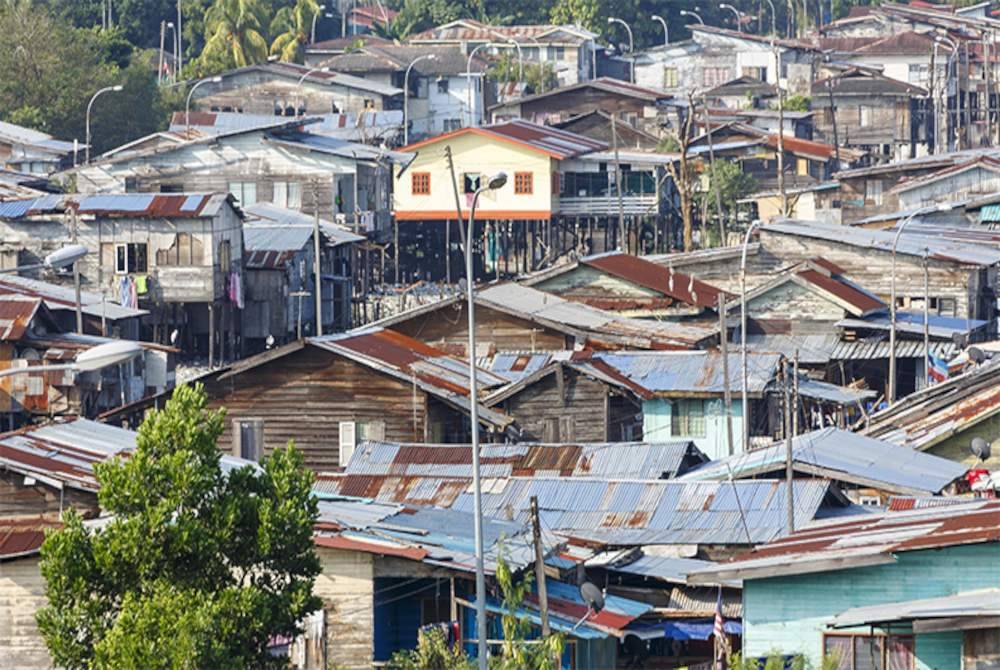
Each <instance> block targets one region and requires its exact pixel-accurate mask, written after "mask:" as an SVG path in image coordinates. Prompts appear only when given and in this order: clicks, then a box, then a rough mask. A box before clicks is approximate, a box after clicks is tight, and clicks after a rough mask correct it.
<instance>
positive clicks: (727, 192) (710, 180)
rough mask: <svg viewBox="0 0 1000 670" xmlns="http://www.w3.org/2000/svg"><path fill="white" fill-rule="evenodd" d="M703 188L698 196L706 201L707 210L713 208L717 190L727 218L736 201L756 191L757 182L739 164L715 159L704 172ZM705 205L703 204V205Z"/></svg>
mask: <svg viewBox="0 0 1000 670" xmlns="http://www.w3.org/2000/svg"><path fill="white" fill-rule="evenodd" d="M704 176H705V182H706V184H705V188H704V189H703V190H702V192H701V194H700V196H701V198H702V199H704V200H707V201H708V202H707V205H708V207H709V209H713V210H714V208H715V189H716V187H718V189H719V197H720V199H721V200H722V209H723V211H724V212H725V213H726V215H727V216H728V215H729V214H731V213H732V211H733V209H734V208H735V207H736V201H737V200H740V199H742V198H745V197H747V196H748V195H750V194H751V193H753V192H754V191H756V190H757V181H756V180H755V179H754V178H753V176H752V175H748V174H746V173H745V172H743V169H742V168H741V167H740V165H739V163H737V162H736V161H731V160H724V159H721V158H717V159H716V160H715V163H713V164H710V165H709V166H708V168H707V169H706V170H705V173H704ZM703 204H705V203H703Z"/></svg>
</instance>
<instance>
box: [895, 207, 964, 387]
mask: <svg viewBox="0 0 1000 670" xmlns="http://www.w3.org/2000/svg"><path fill="white" fill-rule="evenodd" d="M951 208H952V205H951V204H950V203H941V204H939V205H934V206H932V207H921V208H920V209H918V210H917V211H915V212H913V213H912V214H910V215H909V216H908V217H906V218H905V219H903V222H902V223H901V224H899V228H897V229H896V234H895V235H894V236H893V238H892V266H891V270H890V275H889V379H888V380H887V382H888V389H887V391H886V394H885V399H886V402H887V403H889V404H890V405H891V404H892V403H894V402H896V245H897V244H899V237H900V235H902V234H903V230H904V229H905V228H906V226H908V225H909V223H910V222H911V221H913V219H915V218H916V217H918V216H923V215H924V214H930V213H931V212H947V211H948V210H950V209H951ZM924 302H925V306H926V302H927V297H926V296H925V297H924ZM925 355H926V352H925ZM924 365H927V361H926V359H925V360H924Z"/></svg>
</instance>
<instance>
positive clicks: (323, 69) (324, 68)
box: [295, 65, 330, 113]
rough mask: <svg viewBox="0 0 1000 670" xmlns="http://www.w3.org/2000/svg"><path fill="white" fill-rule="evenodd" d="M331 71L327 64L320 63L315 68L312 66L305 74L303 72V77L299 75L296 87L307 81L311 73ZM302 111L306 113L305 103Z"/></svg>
mask: <svg viewBox="0 0 1000 670" xmlns="http://www.w3.org/2000/svg"><path fill="white" fill-rule="evenodd" d="M329 71H330V68H329V67H327V66H325V65H320V66H318V67H314V68H311V69H309V70H306V71H305V74H303V75H302V76H301V77H299V81H298V82H297V83H296V84H295V87H296V88H299V87H301V86H302V84H303V83H305V80H306V79H308V78H309V75H311V74H316V73H317V72H329ZM302 111H303V113H305V105H303V109H302Z"/></svg>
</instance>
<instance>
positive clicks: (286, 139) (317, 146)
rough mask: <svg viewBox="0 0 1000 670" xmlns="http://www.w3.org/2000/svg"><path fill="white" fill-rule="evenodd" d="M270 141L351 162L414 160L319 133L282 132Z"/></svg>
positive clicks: (392, 152) (273, 135) (407, 155)
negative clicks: (338, 157)
mask: <svg viewBox="0 0 1000 670" xmlns="http://www.w3.org/2000/svg"><path fill="white" fill-rule="evenodd" d="M268 139H269V140H271V141H273V142H280V143H282V144H286V145H291V146H297V147H301V148H303V149H308V150H310V151H318V152H320V153H324V154H329V155H331V156H340V157H341V158H347V159H351V160H361V161H383V162H386V163H390V162H395V163H408V162H409V161H410V160H412V159H413V154H409V153H405V152H402V151H391V150H389V149H383V148H381V147H373V146H371V145H368V144H355V143H353V142H347V141H345V140H342V139H338V138H336V137H332V136H330V135H320V134H317V133H306V132H295V131H282V132H275V133H271V134H270V135H268Z"/></svg>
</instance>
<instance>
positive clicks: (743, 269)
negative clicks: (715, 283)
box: [722, 221, 760, 451]
mask: <svg viewBox="0 0 1000 670" xmlns="http://www.w3.org/2000/svg"><path fill="white" fill-rule="evenodd" d="M759 226H760V221H754V222H753V223H751V224H750V227H749V228H747V234H746V235H745V236H744V237H743V252H742V254H741V255H740V367H741V368H742V370H743V375H742V377H743V381H742V386H741V389H740V390H741V404H742V412H743V417H742V419H743V451H749V449H750V399H749V398H750V396H749V393H748V389H747V247H748V246H749V245H750V236H751V235H753V231H754V230H756V229H757V228H758V227H759ZM722 336H723V337H725V336H726V334H725V333H723V334H722Z"/></svg>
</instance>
